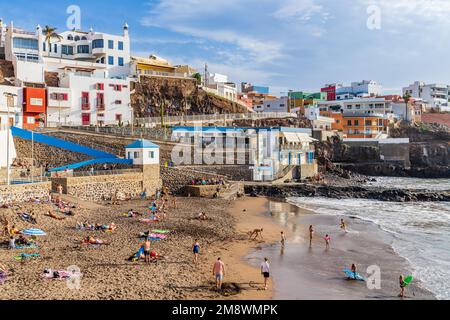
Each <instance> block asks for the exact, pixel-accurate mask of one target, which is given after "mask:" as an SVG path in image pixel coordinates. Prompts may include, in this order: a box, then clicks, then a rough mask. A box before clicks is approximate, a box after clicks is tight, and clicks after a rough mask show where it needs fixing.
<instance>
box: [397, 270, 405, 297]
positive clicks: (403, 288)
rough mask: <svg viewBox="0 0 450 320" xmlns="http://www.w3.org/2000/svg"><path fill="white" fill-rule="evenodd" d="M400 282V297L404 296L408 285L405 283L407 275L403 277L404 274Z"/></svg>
mask: <svg viewBox="0 0 450 320" xmlns="http://www.w3.org/2000/svg"><path fill="white" fill-rule="evenodd" d="M399 283H400V294H399V295H398V296H399V298H404V297H405V288H406V285H405V277H403V275H401V276H400V279H399Z"/></svg>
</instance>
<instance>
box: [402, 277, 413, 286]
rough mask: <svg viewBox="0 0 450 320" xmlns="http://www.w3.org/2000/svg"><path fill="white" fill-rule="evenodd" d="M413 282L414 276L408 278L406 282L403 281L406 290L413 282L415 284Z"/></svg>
mask: <svg viewBox="0 0 450 320" xmlns="http://www.w3.org/2000/svg"><path fill="white" fill-rule="evenodd" d="M413 280H414V277H413V276H409V277H406V278H405V280H403V283H404V284H405V288H406V287H407V286H409V285H410V284H411V282H413Z"/></svg>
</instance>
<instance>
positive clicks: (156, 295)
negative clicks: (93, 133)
mask: <svg viewBox="0 0 450 320" xmlns="http://www.w3.org/2000/svg"><path fill="white" fill-rule="evenodd" d="M69 200H72V201H73V203H75V204H76V206H77V209H75V210H74V211H75V217H67V218H66V219H65V220H63V221H57V220H55V219H52V218H50V217H46V216H44V213H45V212H47V211H48V210H52V209H54V206H53V205H50V204H34V203H33V204H31V203H27V204H22V205H20V207H16V208H10V209H0V217H6V218H7V219H8V220H9V221H10V222H11V223H12V224H13V225H15V226H16V228H17V229H19V230H22V229H26V228H40V229H42V230H44V231H45V232H46V233H47V236H44V237H39V238H38V240H37V241H38V243H39V248H38V249H26V250H8V249H7V247H6V246H2V247H1V248H0V263H1V264H3V265H5V266H7V268H8V269H9V270H10V271H9V275H8V278H7V281H6V282H5V284H4V285H2V286H1V290H0V299H2V300H4V299H27V300H29V299H42V300H54V299H57V300H58V299H80V300H84V299H90V300H97V299H108V300H109V299H116V300H123V299H135V300H158V299H182V300H183V299H269V298H270V297H271V293H270V291H264V290H261V289H262V287H263V279H262V276H261V275H260V271H259V268H253V267H252V266H250V265H248V264H247V263H246V262H245V261H244V260H243V257H244V256H245V255H246V254H248V252H249V250H250V248H252V246H253V245H255V243H254V242H250V241H247V240H246V239H247V238H248V237H247V236H246V235H245V233H246V231H248V230H245V229H246V228H247V226H245V225H242V226H239V228H238V229H236V230H235V223H234V221H235V219H236V221H239V220H240V219H239V215H238V214H237V213H236V212H239V209H234V207H233V203H232V202H230V201H225V200H208V199H196V198H179V199H178V201H177V208H176V209H175V208H170V207H169V210H168V216H167V218H166V219H165V220H164V221H162V222H159V223H157V224H154V225H150V226H149V225H147V224H144V223H142V222H140V221H139V218H127V217H124V216H123V213H125V212H127V211H128V210H130V209H133V210H135V211H138V212H144V211H145V207H146V205H148V203H149V202H148V201H146V202H145V201H131V202H125V203H122V204H120V205H98V204H93V203H88V202H81V201H76V199H69ZM237 203H238V204H241V203H245V201H244V202H240V201H238V202H237ZM231 208H233V210H230V209H231ZM254 209H258V212H256V211H255V214H256V213H260V208H254ZM31 211H33V212H34V213H35V214H36V215H37V221H38V224H37V225H30V224H28V223H26V222H23V221H22V220H20V219H19V218H18V216H17V214H16V213H17V212H28V213H29V212H31ZM147 211H148V210H147ZM201 211H204V212H206V213H207V215H208V217H209V219H210V220H208V221H199V220H197V219H195V217H196V216H197V215H198V213H199V212H201ZM232 212H235V213H236V214H230V213H232ZM59 215H60V216H62V215H61V214H59ZM85 220H87V221H89V222H92V223H98V224H109V223H111V222H114V223H116V224H117V226H118V229H117V230H116V231H115V232H114V233H104V232H101V231H92V232H91V231H79V230H76V228H75V225H76V222H77V221H85ZM256 224H257V225H258V226H259V225H260V224H258V223H256ZM248 228H249V229H252V228H256V227H252V228H250V224H249V225H248ZM149 229H150V230H151V229H166V230H171V231H172V233H171V234H170V235H169V237H168V239H167V240H164V241H160V242H154V243H153V249H154V250H155V251H157V252H158V253H159V254H161V255H164V256H165V259H164V260H162V261H159V262H158V263H157V264H151V265H150V266H148V265H145V264H144V263H143V262H139V263H132V262H129V261H126V259H127V258H129V257H130V256H131V255H132V254H133V253H135V252H137V251H138V249H139V247H140V245H141V243H142V242H143V241H142V240H141V239H139V237H138V235H139V233H140V232H143V231H146V230H149ZM87 235H92V236H94V237H95V238H99V239H102V240H106V241H108V242H109V243H110V245H107V246H99V247H98V246H86V245H81V244H80V242H81V240H82V239H83V238H84V237H86V236H87ZM195 239H199V242H200V245H201V254H200V258H199V262H198V264H197V265H196V264H194V263H193V261H192V260H193V256H192V244H193V242H194V240H195ZM21 253H28V254H35V253H39V254H40V257H38V258H31V259H28V260H26V261H16V260H15V259H14V257H16V256H18V255H20V254H21ZM218 257H221V258H222V259H223V261H224V262H225V264H226V267H227V270H226V275H225V290H224V293H222V294H220V293H217V292H215V290H214V283H213V281H214V278H213V276H212V265H213V263H214V262H215V261H216V259H217V258H218ZM70 266H77V267H78V268H79V269H80V270H81V272H82V273H83V277H82V280H81V287H80V289H79V290H71V289H69V288H68V286H67V284H66V282H65V281H58V280H44V279H42V278H41V274H42V272H43V270H44V269H48V268H51V269H54V270H65V269H67V268H68V267H70ZM238 293H239V294H238Z"/></svg>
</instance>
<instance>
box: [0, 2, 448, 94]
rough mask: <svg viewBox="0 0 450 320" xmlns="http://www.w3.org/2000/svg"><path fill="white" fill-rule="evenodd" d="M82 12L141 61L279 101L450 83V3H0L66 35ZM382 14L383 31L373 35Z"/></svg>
mask: <svg viewBox="0 0 450 320" xmlns="http://www.w3.org/2000/svg"><path fill="white" fill-rule="evenodd" d="M72 4H75V5H78V6H80V8H81V18H82V28H83V29H84V30H88V29H89V28H90V27H93V28H94V29H95V30H97V31H103V32H108V33H113V34H116V33H120V32H122V25H123V23H124V22H125V21H126V22H128V24H129V25H130V33H131V36H132V52H133V53H134V54H136V55H143V56H146V55H149V54H151V53H153V54H156V55H159V56H162V57H164V58H167V59H169V60H170V61H171V62H172V63H174V64H181V63H188V64H191V65H194V66H195V67H198V68H202V66H203V65H204V63H205V62H207V63H208V64H209V68H210V71H212V72H219V73H224V74H228V75H229V76H230V79H231V80H233V81H235V82H241V81H248V82H253V83H255V84H260V85H269V86H271V88H272V92H274V93H276V94H279V93H280V92H281V93H282V92H286V91H287V90H289V89H293V90H309V91H313V90H318V89H320V87H321V86H322V85H323V84H325V83H331V82H344V83H348V82H351V81H356V80H362V79H373V80H377V81H379V82H381V83H382V84H383V85H384V87H385V88H386V92H387V93H391V92H397V91H399V90H400V88H401V87H402V86H406V85H407V84H409V83H411V82H413V81H414V80H424V81H427V82H444V83H450V68H449V67H450V57H449V54H448V53H449V52H450V19H449V18H448V17H449V16H450V0H395V1H393V0H277V1H273V0H225V1H223V0H134V1H120V2H119V1H106V0H89V1H88V0H71V1H64V0H63V1H50V0H47V1H46V0H41V1H26V0H14V1H11V0H8V1H6V0H0V15H1V16H2V17H3V19H4V20H5V21H6V22H8V21H10V20H13V21H14V23H15V25H16V26H19V27H24V28H27V29H33V28H34V27H35V26H36V24H38V23H39V24H41V25H42V26H44V25H47V24H48V25H52V26H56V27H58V30H59V31H63V30H65V29H66V27H65V25H66V19H67V17H68V15H67V14H66V9H67V7H68V6H69V5H72ZM373 5H375V6H376V7H370V6H373ZM105 8H107V9H105ZM373 8H375V9H379V12H380V15H379V17H380V20H379V23H380V24H379V25H380V29H375V30H370V29H369V28H368V27H367V21H368V19H369V18H370V17H371V14H372V13H373V12H374V11H372V10H373ZM368 9H370V10H369V11H370V12H369V13H368V11H367V10H368ZM376 21H378V20H376Z"/></svg>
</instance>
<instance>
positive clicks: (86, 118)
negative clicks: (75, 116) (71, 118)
mask: <svg viewBox="0 0 450 320" xmlns="http://www.w3.org/2000/svg"><path fill="white" fill-rule="evenodd" d="M81 122H82V123H83V126H89V125H90V124H91V114H90V113H83V114H81Z"/></svg>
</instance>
